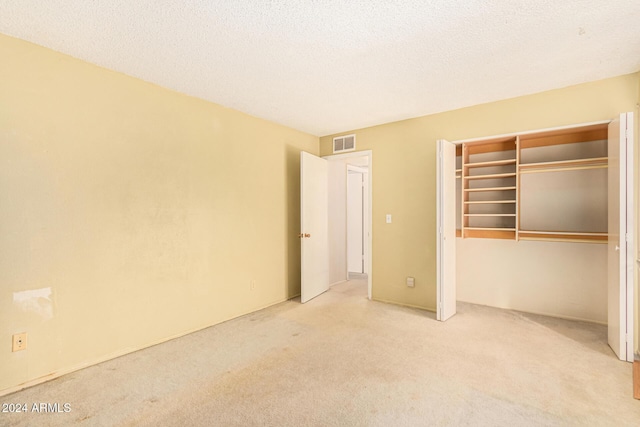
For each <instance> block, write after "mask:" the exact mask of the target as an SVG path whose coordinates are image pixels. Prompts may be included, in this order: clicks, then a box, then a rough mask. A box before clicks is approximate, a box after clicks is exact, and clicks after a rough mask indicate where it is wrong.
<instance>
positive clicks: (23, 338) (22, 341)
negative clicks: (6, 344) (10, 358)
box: [11, 332, 27, 351]
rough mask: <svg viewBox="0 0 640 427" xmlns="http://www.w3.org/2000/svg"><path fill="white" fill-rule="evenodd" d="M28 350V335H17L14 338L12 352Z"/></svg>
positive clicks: (24, 333)
mask: <svg viewBox="0 0 640 427" xmlns="http://www.w3.org/2000/svg"><path fill="white" fill-rule="evenodd" d="M26 349H27V333H26V332H23V333H21V334H15V335H14V336H13V345H12V347H11V351H20V350H26Z"/></svg>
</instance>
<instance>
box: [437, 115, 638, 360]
mask: <svg viewBox="0 0 640 427" xmlns="http://www.w3.org/2000/svg"><path fill="white" fill-rule="evenodd" d="M633 158H634V157H633V114H632V113H624V114H621V115H620V116H619V117H617V118H615V119H613V120H611V121H607V122H598V123H589V124H581V125H575V126H566V127H562V128H554V129H544V130H538V131H526V132H519V133H514V134H510V135H500V136H495V137H488V138H478V139H472V140H465V141H458V142H456V143H450V142H448V141H445V140H440V141H438V156H437V166H438V167H437V177H438V183H437V204H438V208H437V227H438V228H437V229H438V238H437V254H438V255H437V318H438V319H439V320H446V319H448V318H449V317H451V316H453V315H454V314H455V312H456V306H455V301H456V300H457V299H458V298H459V299H460V300H461V301H466V302H471V303H475V304H481V305H489V306H495V307H501V308H510V309H514V310H520V311H524V312H532V313H539V314H546V315H550V316H558V317H565V318H571V319H580V320H587V321H595V322H600V323H607V324H608V332H609V334H608V335H609V344H610V345H611V347H612V348H613V349H614V351H615V353H616V354H617V355H618V356H619V357H620V358H621V359H623V360H630V358H632V357H633V355H632V348H633V342H632V338H631V337H632V336H633V312H634V306H633V269H634V268H635V256H634V255H635V250H634V243H633V236H634V234H633V218H634V212H633ZM452 300H453V302H452Z"/></svg>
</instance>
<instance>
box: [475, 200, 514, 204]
mask: <svg viewBox="0 0 640 427" xmlns="http://www.w3.org/2000/svg"><path fill="white" fill-rule="evenodd" d="M515 202H516V201H515V200H468V201H465V202H464V204H465V205H492V204H496V203H515Z"/></svg>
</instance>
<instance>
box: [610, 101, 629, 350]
mask: <svg viewBox="0 0 640 427" xmlns="http://www.w3.org/2000/svg"><path fill="white" fill-rule="evenodd" d="M608 157H609V165H608V166H609V167H608V198H609V209H608V223H609V224H608V235H609V236H608V252H607V253H608V292H607V300H608V311H607V318H608V319H607V323H608V331H607V332H608V342H609V345H610V346H611V348H612V349H613V351H614V352H615V353H616V355H617V356H618V357H619V358H620V360H626V361H629V362H631V361H633V268H634V260H633V235H634V233H633V113H623V114H621V115H620V117H619V118H616V119H615V120H613V121H612V122H611V123H610V124H609V149H608Z"/></svg>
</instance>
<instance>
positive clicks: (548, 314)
mask: <svg viewBox="0 0 640 427" xmlns="http://www.w3.org/2000/svg"><path fill="white" fill-rule="evenodd" d="M457 302H464V303H467V304H473V305H481V306H484V307H492V308H499V309H501V310H510V311H517V312H520V313H525V314H535V315H537V316H546V317H554V318H556V319H564V320H574V321H576V322H586V323H595V324H597V325H603V326H607V322H603V321H600V320H594V319H586V318H583V317H575V316H566V315H564V314H558V313H547V312H544V311H531V310H522V309H519V308H512V307H500V306H497V305H491V304H487V303H482V302H473V301H464V300H458V301H457Z"/></svg>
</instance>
